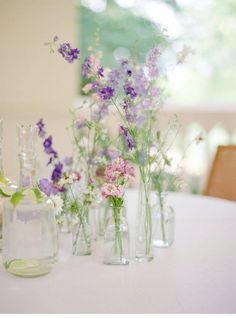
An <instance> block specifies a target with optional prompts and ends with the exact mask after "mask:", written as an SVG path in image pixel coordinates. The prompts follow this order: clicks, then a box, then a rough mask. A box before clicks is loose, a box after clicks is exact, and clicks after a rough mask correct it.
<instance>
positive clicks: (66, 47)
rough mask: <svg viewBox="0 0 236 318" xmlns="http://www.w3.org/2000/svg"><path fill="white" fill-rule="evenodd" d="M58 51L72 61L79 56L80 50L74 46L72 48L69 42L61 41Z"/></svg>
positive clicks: (68, 60)
mask: <svg viewBox="0 0 236 318" xmlns="http://www.w3.org/2000/svg"><path fill="white" fill-rule="evenodd" d="M58 52H59V53H60V54H61V55H62V57H63V58H64V59H65V60H66V61H67V62H69V63H73V62H74V60H77V59H78V57H79V53H80V50H79V49H77V48H75V49H72V47H71V46H70V44H69V43H63V44H61V45H60V47H59V49H58Z"/></svg>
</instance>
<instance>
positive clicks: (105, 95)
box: [99, 86, 114, 100]
mask: <svg viewBox="0 0 236 318" xmlns="http://www.w3.org/2000/svg"><path fill="white" fill-rule="evenodd" d="M99 96H100V97H101V99H103V100H109V99H111V98H112V97H113V96H114V89H113V88H112V87H110V86H106V87H104V88H102V89H101V90H100V91H99Z"/></svg>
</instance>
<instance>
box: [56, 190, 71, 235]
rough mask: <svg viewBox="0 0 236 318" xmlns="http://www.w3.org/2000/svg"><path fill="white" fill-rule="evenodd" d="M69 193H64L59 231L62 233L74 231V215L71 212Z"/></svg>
mask: <svg viewBox="0 0 236 318" xmlns="http://www.w3.org/2000/svg"><path fill="white" fill-rule="evenodd" d="M67 196H68V194H67V193H62V195H61V198H62V200H63V209H62V212H61V215H60V222H59V223H58V227H59V231H60V232H61V233H71V231H72V216H71V213H70V201H69V199H68V197H67Z"/></svg>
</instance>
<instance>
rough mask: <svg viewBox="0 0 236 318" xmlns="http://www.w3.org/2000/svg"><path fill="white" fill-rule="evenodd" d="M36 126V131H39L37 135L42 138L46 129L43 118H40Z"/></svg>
mask: <svg viewBox="0 0 236 318" xmlns="http://www.w3.org/2000/svg"><path fill="white" fill-rule="evenodd" d="M36 126H37V127H38V131H39V136H40V137H41V138H44V137H45V135H46V131H45V130H44V126H45V124H44V122H43V119H42V118H40V120H39V121H38V122H37V124H36Z"/></svg>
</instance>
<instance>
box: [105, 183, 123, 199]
mask: <svg viewBox="0 0 236 318" xmlns="http://www.w3.org/2000/svg"><path fill="white" fill-rule="evenodd" d="M102 195H103V196H104V197H105V198H108V197H110V196H111V197H117V198H122V197H123V196H124V189H123V187H121V186H116V185H115V184H113V183H104V185H103V186H102Z"/></svg>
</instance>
